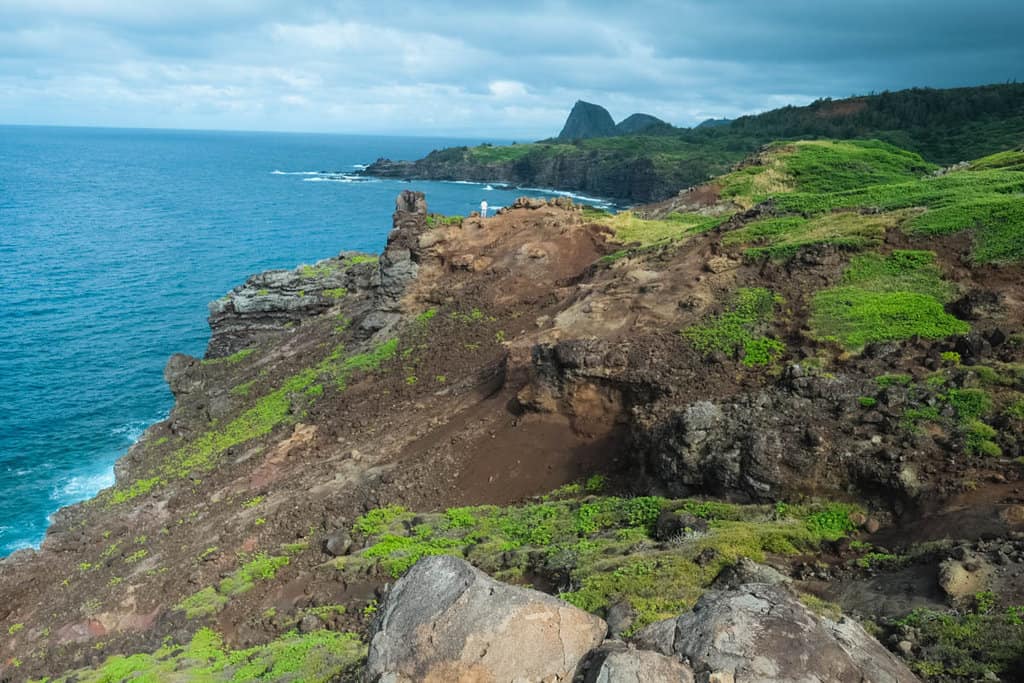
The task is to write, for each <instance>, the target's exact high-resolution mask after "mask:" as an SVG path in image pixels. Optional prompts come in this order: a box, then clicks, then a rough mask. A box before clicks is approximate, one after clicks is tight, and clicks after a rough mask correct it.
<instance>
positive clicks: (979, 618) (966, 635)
mask: <svg viewBox="0 0 1024 683" xmlns="http://www.w3.org/2000/svg"><path fill="white" fill-rule="evenodd" d="M978 598H979V599H977V600H976V602H977V606H976V607H975V609H974V610H973V611H966V612H960V613H950V612H939V611H935V610H930V609H918V610H915V611H913V612H911V613H910V614H909V615H908V616H906V617H904V618H903V619H901V620H900V621H899V622H898V625H900V626H906V627H910V628H913V629H915V630H916V631H917V633H918V634H919V637H918V640H917V642H918V647H917V648H915V650H914V652H913V654H912V655H911V658H910V661H909V664H910V665H911V668H913V669H914V670H915V671H916V672H917V673H919V674H922V675H924V676H934V677H938V680H980V679H982V678H983V677H984V676H985V674H986V673H987V672H992V673H995V674H997V675H1003V676H1006V678H1004V679H1003V680H1015V679H1012V678H1011V676H1013V674H1015V673H1016V672H1018V671H1019V668H1018V667H1019V665H1020V662H1021V661H1022V660H1024V607H1018V606H1011V607H1006V608H1004V609H1001V610H999V609H995V608H994V607H993V605H992V604H991V603H992V600H991V598H989V597H988V596H986V595H984V594H979V596H978Z"/></svg>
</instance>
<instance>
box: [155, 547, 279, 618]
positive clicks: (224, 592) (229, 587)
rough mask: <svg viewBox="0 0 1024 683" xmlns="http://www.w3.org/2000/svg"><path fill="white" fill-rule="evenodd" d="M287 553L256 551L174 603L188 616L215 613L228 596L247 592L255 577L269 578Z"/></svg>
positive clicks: (251, 587)
mask: <svg viewBox="0 0 1024 683" xmlns="http://www.w3.org/2000/svg"><path fill="white" fill-rule="evenodd" d="M290 561H291V560H290V559H289V557H288V556H287V555H266V554H264V553H258V554H256V555H254V556H253V557H252V559H250V560H249V561H248V562H246V563H245V564H243V565H242V566H241V567H239V568H238V569H236V570H235V571H234V572H232V573H231V574H229V575H228V576H226V577H224V578H223V579H221V581H220V583H219V584H217V585H216V586H207V587H205V588H203V589H202V590H200V591H197V592H195V593H193V594H192V595H190V596H188V597H187V598H185V599H184V600H182V601H181V602H180V603H178V604H177V605H175V609H179V610H181V611H183V612H185V616H187V617H188V618H189V619H195V618H197V617H203V616H207V615H209V614H216V613H217V612H219V611H220V610H221V609H222V608H223V607H224V606H225V605H227V604H228V602H229V601H230V600H231V598H233V597H236V596H238V595H241V594H243V593H248V592H249V591H250V590H252V589H253V587H254V586H255V585H256V582H257V581H270V580H271V579H273V578H274V577H275V576H277V572H278V570H280V569H281V568H282V567H285V566H287V565H288V563H289V562H290Z"/></svg>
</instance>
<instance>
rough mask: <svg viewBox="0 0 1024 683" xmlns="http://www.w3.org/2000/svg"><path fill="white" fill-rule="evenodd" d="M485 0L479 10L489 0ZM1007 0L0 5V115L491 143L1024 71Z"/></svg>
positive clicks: (129, 0) (155, 0) (1018, 28)
mask: <svg viewBox="0 0 1024 683" xmlns="http://www.w3.org/2000/svg"><path fill="white" fill-rule="evenodd" d="M488 5H493V6H488ZM1022 36H1024V2H1022V1H1021V0H971V1H969V2H968V1H966V0H964V1H959V2H954V1H950V0H841V1H839V0H810V1H805V0H772V1H768V0H731V1H718V0H715V1H712V0H675V1H674V2H673V1H671V0H666V1H665V2H656V1H644V0H633V1H631V2H614V3H602V2H571V1H563V2H532V1H530V0H526V1H518V2H502V3H483V2H479V1H476V2H474V1H470V0H455V1H449V0H430V1H429V2H417V3H413V2H406V3H392V2H388V1H387V0H379V1H377V2H336V1H335V2H331V1H324V0H0V123H22V124H63V125H106V126H142V127H171V128H213V129H238V130H291V131H323V132H345V133H396V134H397V133H405V134H454V135H474V136H476V135H487V136H492V137H510V138H515V137H518V138H538V137H546V136H548V135H552V134H555V133H557V132H558V129H559V128H560V126H561V124H562V122H563V120H564V118H565V116H566V114H567V113H568V110H569V108H570V107H571V106H572V103H573V102H574V101H575V100H577V99H586V100H589V101H593V102H598V103H601V104H603V105H604V106H606V107H607V108H608V109H609V110H610V111H611V113H612V115H613V116H614V117H615V118H616V120H618V119H621V118H623V117H625V116H626V115H628V114H630V113H632V112H634V111H644V112H648V113H651V114H654V115H656V116H659V117H661V118H663V119H666V120H668V121H670V122H672V123H676V124H678V125H691V124H693V123H696V122H699V121H701V120H703V119H705V118H708V117H722V116H726V117H733V116H737V115H739V114H743V113H752V112H757V111H763V110H765V109H771V108H774V107H776V106H779V105H782V104H788V103H794V104H803V103H807V102H809V101H811V100H813V99H815V98H817V97H821V96H832V97H843V96H847V95H850V94H854V93H858V94H859V93H865V92H870V91H873V90H875V91H877V90H884V89H893V90H894V89H899V88H905V87H910V86H914V85H927V86H933V87H950V86H958V85H972V84H981V83H993V82H1004V81H1007V80H1012V79H1018V80H1024V38H1022Z"/></svg>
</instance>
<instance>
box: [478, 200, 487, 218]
mask: <svg viewBox="0 0 1024 683" xmlns="http://www.w3.org/2000/svg"><path fill="white" fill-rule="evenodd" d="M480 218H487V200H486V199H485V200H484V201H482V202H480Z"/></svg>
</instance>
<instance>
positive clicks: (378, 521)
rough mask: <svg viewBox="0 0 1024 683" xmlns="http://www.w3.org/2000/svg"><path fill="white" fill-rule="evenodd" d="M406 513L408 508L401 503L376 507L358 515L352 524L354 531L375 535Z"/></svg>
mask: <svg viewBox="0 0 1024 683" xmlns="http://www.w3.org/2000/svg"><path fill="white" fill-rule="evenodd" d="M405 514H407V510H406V509H405V508H404V507H402V506H401V505H391V506H389V507H383V508H376V509H374V510H370V511H369V512H367V513H366V514H365V515H362V516H360V517H358V518H357V519H356V521H355V523H354V524H353V525H352V531H354V532H356V533H360V534H363V535H366V536H373V535H375V534H379V533H381V532H383V531H384V530H385V529H387V528H388V525H390V524H391V522H393V521H394V520H396V519H398V518H399V517H401V516H403V515H405Z"/></svg>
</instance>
